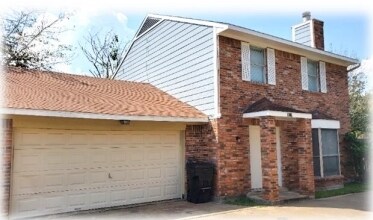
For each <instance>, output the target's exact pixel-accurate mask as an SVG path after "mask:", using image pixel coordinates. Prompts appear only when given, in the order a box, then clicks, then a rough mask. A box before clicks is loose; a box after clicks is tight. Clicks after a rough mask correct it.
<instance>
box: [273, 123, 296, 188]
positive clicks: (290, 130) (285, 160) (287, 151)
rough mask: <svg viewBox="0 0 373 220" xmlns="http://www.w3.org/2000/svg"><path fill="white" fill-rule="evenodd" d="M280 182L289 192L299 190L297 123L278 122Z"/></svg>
mask: <svg viewBox="0 0 373 220" xmlns="http://www.w3.org/2000/svg"><path fill="white" fill-rule="evenodd" d="M277 124H278V126H279V127H280V130H281V132H280V135H281V136H280V140H281V147H282V148H281V157H282V160H281V161H282V182H283V185H284V187H287V188H288V189H289V190H296V189H298V188H299V176H298V146H297V123H296V122H294V121H280V122H278V123H277Z"/></svg>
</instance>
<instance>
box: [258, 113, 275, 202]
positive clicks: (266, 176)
mask: <svg viewBox="0 0 373 220" xmlns="http://www.w3.org/2000/svg"><path fill="white" fill-rule="evenodd" d="M260 142H261V152H262V172H263V189H264V194H263V197H264V199H266V200H268V201H271V202H274V201H277V200H278V198H279V187H278V173H277V154H276V124H275V118H274V117H263V118H260Z"/></svg>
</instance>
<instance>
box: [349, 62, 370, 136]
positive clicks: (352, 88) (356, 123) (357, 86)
mask: <svg viewBox="0 0 373 220" xmlns="http://www.w3.org/2000/svg"><path fill="white" fill-rule="evenodd" d="M358 70H359V69H358ZM366 82H367V79H366V75H365V73H364V72H353V73H350V75H349V101H350V118H351V130H352V131H359V132H361V133H362V134H364V133H367V131H368V124H369V109H368V104H369V93H366V91H365V87H366Z"/></svg>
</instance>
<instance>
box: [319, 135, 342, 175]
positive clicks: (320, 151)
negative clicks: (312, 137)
mask: <svg viewBox="0 0 373 220" xmlns="http://www.w3.org/2000/svg"><path fill="white" fill-rule="evenodd" d="M312 129H317V137H318V142H319V158H320V177H321V178H324V177H329V176H325V175H324V154H323V152H322V141H321V130H327V129H329V130H336V131H337V156H338V175H339V176H340V175H341V153H340V149H339V129H335V128H312ZM328 156H331V155H328ZM314 157H315V156H313V153H312V158H314ZM314 166H315V165H314ZM315 176H316V175H315ZM317 177H318V176H317Z"/></svg>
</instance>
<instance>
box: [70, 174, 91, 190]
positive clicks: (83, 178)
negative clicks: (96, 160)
mask: <svg viewBox="0 0 373 220" xmlns="http://www.w3.org/2000/svg"><path fill="white" fill-rule="evenodd" d="M87 179H88V178H87V173H86V172H85V171H80V172H79V171H75V172H71V173H67V174H66V185H67V186H68V189H80V188H87V185H88V181H87Z"/></svg>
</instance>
